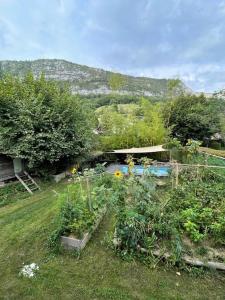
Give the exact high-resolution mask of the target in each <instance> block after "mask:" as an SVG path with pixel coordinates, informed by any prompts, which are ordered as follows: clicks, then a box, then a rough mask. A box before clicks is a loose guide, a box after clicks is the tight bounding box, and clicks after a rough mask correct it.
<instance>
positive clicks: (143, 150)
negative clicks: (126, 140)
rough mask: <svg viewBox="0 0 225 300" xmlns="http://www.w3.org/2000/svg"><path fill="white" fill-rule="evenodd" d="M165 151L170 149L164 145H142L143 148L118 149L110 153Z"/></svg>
mask: <svg viewBox="0 0 225 300" xmlns="http://www.w3.org/2000/svg"><path fill="white" fill-rule="evenodd" d="M165 151H169V150H168V149H164V148H163V145H158V146H151V147H142V148H130V149H118V150H113V151H110V152H108V153H115V154H116V153H118V154H120V153H121V154H122V153H124V154H136V153H156V152H165Z"/></svg>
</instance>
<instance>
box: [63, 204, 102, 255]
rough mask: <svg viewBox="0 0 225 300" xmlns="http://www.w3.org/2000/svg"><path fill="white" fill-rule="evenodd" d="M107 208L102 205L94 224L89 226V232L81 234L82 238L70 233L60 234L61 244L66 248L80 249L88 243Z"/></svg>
mask: <svg viewBox="0 0 225 300" xmlns="http://www.w3.org/2000/svg"><path fill="white" fill-rule="evenodd" d="M106 210H107V208H106V207H104V208H103V209H102V210H101V212H100V213H99V217H98V219H97V221H96V223H95V224H94V226H93V227H92V228H91V231H90V232H86V233H84V235H83V238H82V239H78V238H76V237H74V236H72V235H70V236H61V245H62V246H63V247H64V248H65V249H68V250H74V249H76V250H78V251H80V250H82V249H83V248H84V247H85V246H86V244H87V243H88V241H89V240H90V238H91V237H92V234H93V233H94V232H95V230H96V229H97V228H98V226H99V224H100V223H101V221H102V219H103V217H104V215H105V213H106Z"/></svg>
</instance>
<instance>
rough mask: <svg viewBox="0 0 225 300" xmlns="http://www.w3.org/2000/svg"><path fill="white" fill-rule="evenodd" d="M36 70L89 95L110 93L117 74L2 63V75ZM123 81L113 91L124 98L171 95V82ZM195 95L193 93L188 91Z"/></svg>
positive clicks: (56, 64)
mask: <svg viewBox="0 0 225 300" xmlns="http://www.w3.org/2000/svg"><path fill="white" fill-rule="evenodd" d="M30 71H32V73H33V74H34V75H35V77H38V76H40V75H41V73H42V72H43V73H44V74H45V75H46V78H47V79H53V80H56V81H63V82H68V83H69V84H70V85H71V88H72V92H73V93H78V94H83V95H88V94H95V95H97V94H110V93H112V87H110V84H109V81H110V78H111V77H112V76H113V75H114V74H115V73H112V72H109V71H105V70H102V69H97V68H91V67H87V66H83V65H79V64H75V63H72V62H68V61H65V60H57V59H39V60H34V61H0V73H10V74H12V75H16V76H17V75H18V76H25V75H26V74H27V72H30ZM119 76H120V77H121V80H122V81H123V85H122V86H121V87H120V88H116V89H115V90H114V91H113V92H114V93H117V94H121V95H138V96H141V95H142V96H155V97H162V96H164V95H166V94H167V92H168V90H167V89H168V80H167V79H154V78H147V77H133V76H127V75H122V74H120V75H119ZM187 90H188V89H187V87H185V85H184V84H183V83H182V82H180V85H179V87H178V88H177V92H178V93H180V92H182V91H187ZM188 91H189V92H191V91H190V90H188Z"/></svg>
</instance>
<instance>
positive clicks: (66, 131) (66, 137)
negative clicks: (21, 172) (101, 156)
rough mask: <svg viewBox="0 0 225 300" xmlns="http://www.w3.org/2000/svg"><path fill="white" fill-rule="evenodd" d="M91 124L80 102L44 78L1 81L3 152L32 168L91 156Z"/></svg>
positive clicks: (11, 78)
mask: <svg viewBox="0 0 225 300" xmlns="http://www.w3.org/2000/svg"><path fill="white" fill-rule="evenodd" d="M91 120H92V118H90V116H89V115H88V113H87V110H86V109H85V107H84V106H82V105H81V103H80V102H79V100H78V99H76V98H74V97H72V96H71V94H70V92H69V91H68V90H67V89H66V88H61V87H59V86H58V85H57V84H56V83H54V82H51V81H46V80H45V78H44V76H43V75H42V76H41V77H40V78H39V79H34V77H33V75H32V74H28V75H27V76H26V77H25V78H24V79H17V78H13V77H10V76H5V77H4V78H3V79H2V80H0V151H1V152H2V153H5V154H7V155H10V156H13V157H21V158H23V159H25V160H26V161H27V162H28V164H29V166H30V167H40V166H44V165H46V163H49V164H53V163H55V162H58V161H60V160H62V159H71V158H74V157H78V156H81V155H84V154H85V153H87V152H88V150H89V149H90V147H91V146H92V139H91V136H92V132H91V128H92V124H91Z"/></svg>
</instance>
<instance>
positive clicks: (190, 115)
mask: <svg viewBox="0 0 225 300" xmlns="http://www.w3.org/2000/svg"><path fill="white" fill-rule="evenodd" d="M164 115H165V119H166V120H167V121H166V123H167V125H168V126H170V128H171V133H172V136H173V137H176V138H178V139H179V140H180V141H181V142H182V143H186V142H187V141H188V139H193V140H199V141H204V140H207V139H210V138H211V136H212V135H213V134H215V133H216V132H220V120H219V111H218V105H217V104H216V102H215V100H212V99H207V98H206V97H205V96H204V95H200V96H195V95H181V96H180V97H178V98H176V99H175V100H174V101H172V102H171V103H170V104H169V103H167V104H166V106H165V112H164Z"/></svg>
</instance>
